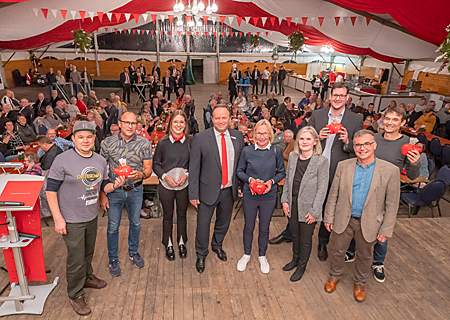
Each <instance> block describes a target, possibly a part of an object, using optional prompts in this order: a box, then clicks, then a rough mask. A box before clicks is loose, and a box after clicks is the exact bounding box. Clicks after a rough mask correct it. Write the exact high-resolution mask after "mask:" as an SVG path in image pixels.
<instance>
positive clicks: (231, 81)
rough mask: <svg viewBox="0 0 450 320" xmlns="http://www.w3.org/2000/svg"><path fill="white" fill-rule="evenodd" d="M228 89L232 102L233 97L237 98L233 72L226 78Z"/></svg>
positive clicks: (231, 101)
mask: <svg viewBox="0 0 450 320" xmlns="http://www.w3.org/2000/svg"><path fill="white" fill-rule="evenodd" d="M228 91H230V103H233V101H234V99H235V98H237V81H236V73H234V72H233V73H232V74H231V77H230V79H229V80H228Z"/></svg>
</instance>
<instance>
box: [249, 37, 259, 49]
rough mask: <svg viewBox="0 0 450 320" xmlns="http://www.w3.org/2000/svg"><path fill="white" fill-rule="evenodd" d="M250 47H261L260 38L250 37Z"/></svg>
mask: <svg viewBox="0 0 450 320" xmlns="http://www.w3.org/2000/svg"><path fill="white" fill-rule="evenodd" d="M250 45H251V46H252V47H253V48H256V47H257V46H259V36H257V35H253V36H251V37H250Z"/></svg>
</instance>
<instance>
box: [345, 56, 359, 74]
mask: <svg viewBox="0 0 450 320" xmlns="http://www.w3.org/2000/svg"><path fill="white" fill-rule="evenodd" d="M347 58H348V60H350V62H351V63H352V65H353V66H354V67H355V69H356V70H357V71H358V72H359V69H358V67H357V66H356V64H355V63H354V62H353V60H352V59H351V58H350V56H349V55H348V54H347Z"/></svg>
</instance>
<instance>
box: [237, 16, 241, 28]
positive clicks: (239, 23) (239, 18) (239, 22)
mask: <svg viewBox="0 0 450 320" xmlns="http://www.w3.org/2000/svg"><path fill="white" fill-rule="evenodd" d="M236 20H237V22H238V25H239V27H240V26H241V22H242V17H236Z"/></svg>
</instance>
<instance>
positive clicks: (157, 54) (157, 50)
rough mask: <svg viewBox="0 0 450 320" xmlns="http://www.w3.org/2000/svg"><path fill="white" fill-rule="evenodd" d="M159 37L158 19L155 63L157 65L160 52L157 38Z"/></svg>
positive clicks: (157, 24)
mask: <svg viewBox="0 0 450 320" xmlns="http://www.w3.org/2000/svg"><path fill="white" fill-rule="evenodd" d="M159 37H160V33H159V23H158V20H156V63H157V64H158V67H159V63H160V53H159V41H160V39H159Z"/></svg>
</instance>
